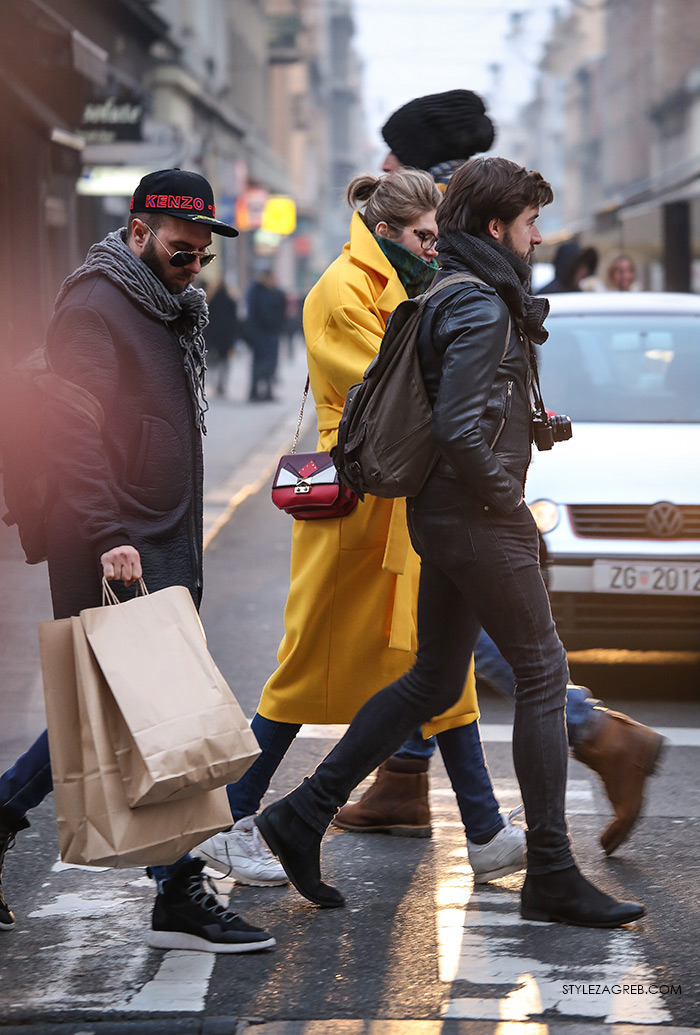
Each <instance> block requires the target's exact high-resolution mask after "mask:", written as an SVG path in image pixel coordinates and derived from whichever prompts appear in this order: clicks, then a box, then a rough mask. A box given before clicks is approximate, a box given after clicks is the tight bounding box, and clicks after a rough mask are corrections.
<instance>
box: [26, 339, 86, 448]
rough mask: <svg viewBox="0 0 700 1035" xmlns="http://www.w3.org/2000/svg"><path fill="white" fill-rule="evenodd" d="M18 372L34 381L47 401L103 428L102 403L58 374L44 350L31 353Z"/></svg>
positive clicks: (84, 389)
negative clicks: (59, 405) (64, 406)
mask: <svg viewBox="0 0 700 1035" xmlns="http://www.w3.org/2000/svg"><path fill="white" fill-rule="evenodd" d="M15 369H16V370H17V371H18V373H20V374H21V375H22V376H23V377H26V378H28V379H29V380H31V381H33V382H34V384H35V385H36V386H37V388H39V389H40V390H41V391H42V393H43V394H44V395H45V396H47V397H48V398H50V399H52V400H55V401H58V402H61V403H63V404H64V405H66V406H69V407H70V408H71V409H73V410H75V411H77V412H78V413H81V414H82V415H83V416H84V417H87V418H88V420H90V421H92V423H93V424H95V425H96V426H97V428H98V429H99V428H101V427H102V426H103V424H104V422H105V415H104V410H103V408H102V404H101V403H100V401H99V399H96V398H95V396H94V395H93V394H92V392H88V390H87V389H86V388H82V387H81V386H80V385H76V384H74V383H73V382H72V381H68V380H67V379H66V378H65V377H61V375H60V374H57V373H56V372H55V371H54V370H53V369H52V367H51V361H50V360H49V355H48V352H47V351H46V348H45V347H44V346H41V347H40V348H38V349H34V351H33V352H30V353H29V355H28V356H25V358H24V359H23V360H21V361H20V362H19V363H18V364H17V366H16V368H15Z"/></svg>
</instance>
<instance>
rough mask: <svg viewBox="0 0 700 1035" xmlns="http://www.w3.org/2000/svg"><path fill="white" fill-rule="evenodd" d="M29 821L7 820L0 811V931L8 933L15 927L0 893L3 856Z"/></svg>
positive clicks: (11, 914) (0, 892) (0, 888)
mask: <svg viewBox="0 0 700 1035" xmlns="http://www.w3.org/2000/svg"><path fill="white" fill-rule="evenodd" d="M28 826H29V820H27V819H20V820H10V819H7V818H6V817H5V816H4V815H3V813H2V810H1V809H0V931H10V930H12V928H13V927H14V926H15V915H14V913H13V912H12V910H11V909H10V907H9V906H8V904H7V902H6V901H5V896H4V895H3V893H2V868H3V865H4V863H5V856H6V855H7V852H8V851H9V850H10V848H12V847H13V845H14V843H15V836H16V834H17V833H18V831H20V830H26V829H27V827H28Z"/></svg>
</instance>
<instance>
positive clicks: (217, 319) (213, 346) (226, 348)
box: [204, 280, 239, 396]
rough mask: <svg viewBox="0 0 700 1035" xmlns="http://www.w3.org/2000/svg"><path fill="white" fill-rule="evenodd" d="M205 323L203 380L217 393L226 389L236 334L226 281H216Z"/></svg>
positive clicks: (233, 305) (234, 311)
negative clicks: (207, 322)
mask: <svg viewBox="0 0 700 1035" xmlns="http://www.w3.org/2000/svg"><path fill="white" fill-rule="evenodd" d="M208 305H209V325H208V326H207V329H206V331H205V332H204V337H205V339H206V343H207V381H208V383H209V384H212V383H213V385H214V390H215V392H216V394H217V395H219V396H225V395H226V392H227V390H228V375H229V364H230V358H231V350H232V349H233V346H234V344H235V342H236V339H237V337H238V333H239V332H238V306H237V305H236V302H235V300H234V299H233V298H232V297H231V295H230V293H229V291H228V289H227V287H226V284H225V283H224V281H223V280H220V281H219V283H218V284H217V286H216V288H215V289H214V291H213V293H212V294H211V296H210V297H209V299H208Z"/></svg>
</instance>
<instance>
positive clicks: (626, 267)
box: [605, 252, 637, 291]
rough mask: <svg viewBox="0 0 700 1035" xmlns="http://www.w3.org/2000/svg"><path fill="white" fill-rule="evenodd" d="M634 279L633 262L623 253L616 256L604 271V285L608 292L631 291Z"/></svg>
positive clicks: (635, 276)
mask: <svg viewBox="0 0 700 1035" xmlns="http://www.w3.org/2000/svg"><path fill="white" fill-rule="evenodd" d="M636 279H637V268H636V266H635V264H634V261H633V260H632V259H631V258H630V257H629V255H625V253H624V252H623V253H622V254H620V255H616V256H615V258H614V259H612V260H611V261H610V263H609V264H608V268H607V269H606V271H605V284H606V286H607V287H608V289H609V290H610V291H633V290H634V284H635V281H636Z"/></svg>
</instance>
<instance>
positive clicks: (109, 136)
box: [80, 94, 143, 144]
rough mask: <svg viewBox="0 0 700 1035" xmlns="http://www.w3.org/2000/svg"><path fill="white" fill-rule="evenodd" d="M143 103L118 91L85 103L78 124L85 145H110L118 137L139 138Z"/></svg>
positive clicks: (119, 138) (121, 138)
mask: <svg viewBox="0 0 700 1035" xmlns="http://www.w3.org/2000/svg"><path fill="white" fill-rule="evenodd" d="M142 122H143V103H142V102H141V101H140V100H138V99H137V98H134V97H129V96H127V95H125V94H117V95H114V96H110V97H106V98H104V99H102V100H95V101H90V102H89V103H88V104H86V105H85V109H84V111H83V119H82V123H81V126H80V131H81V134H82V135H83V136H84V137H85V140H86V142H87V143H88V144H113V143H115V142H117V141H120V140H131V141H134V140H141V139H142V134H141V125H142Z"/></svg>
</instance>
